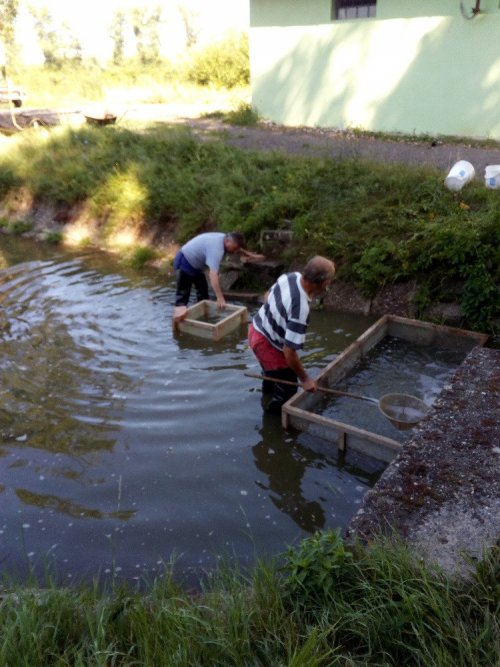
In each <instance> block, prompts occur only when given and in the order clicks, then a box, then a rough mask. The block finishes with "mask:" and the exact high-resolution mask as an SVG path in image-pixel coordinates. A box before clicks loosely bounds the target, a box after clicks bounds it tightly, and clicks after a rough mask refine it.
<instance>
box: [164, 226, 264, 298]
mask: <svg viewBox="0 0 500 667" xmlns="http://www.w3.org/2000/svg"><path fill="white" fill-rule="evenodd" d="M226 252H227V253H231V254H232V253H241V254H242V255H243V256H244V257H245V258H247V259H248V260H250V261H252V260H253V261H256V260H258V259H262V257H263V256H262V255H257V254H255V253H253V252H250V251H248V250H245V237H244V236H243V234H240V233H239V232H230V233H229V234H224V233H222V232H207V233H205V234H199V235H198V236H195V237H194V238H193V239H191V241H188V242H187V243H185V244H184V245H183V246H182V248H181V249H180V250H179V252H178V253H177V255H176V256H175V259H174V269H175V271H176V280H177V292H176V296H175V305H176V306H187V304H188V302H189V297H190V295H191V288H192V286H193V285H194V286H195V289H196V298H197V301H202V300H203V299H208V283H207V279H206V277H205V269H206V268H207V267H208V279H209V281H210V285H211V286H212V289H213V291H214V292H215V297H216V299H217V305H218V306H219V308H224V307H225V305H226V300H225V299H224V295H223V294H222V289H221V286H220V280H219V267H220V263H221V262H222V260H223V258H224V255H225V253H226Z"/></svg>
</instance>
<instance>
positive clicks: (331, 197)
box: [0, 124, 500, 332]
mask: <svg viewBox="0 0 500 667" xmlns="http://www.w3.org/2000/svg"><path fill="white" fill-rule="evenodd" d="M208 139H209V140H206V141H203V142H200V141H199V139H197V137H196V136H195V135H193V134H192V133H191V132H190V130H189V129H186V128H179V127H175V126H172V127H169V126H168V125H166V124H156V125H150V126H142V127H141V128H140V129H137V128H133V127H125V126H123V125H121V124H119V125H112V126H107V127H101V128H95V127H90V126H81V127H73V128H71V127H66V128H64V127H63V128H61V127H60V128H56V129H53V130H51V131H49V132H43V133H40V132H38V131H37V130H35V129H33V130H29V131H25V132H23V133H20V134H18V135H16V136H13V137H11V138H10V139H9V140H7V141H6V142H5V143H4V148H3V151H2V154H1V156H0V199H4V201H7V200H8V199H9V198H11V197H14V194H15V192H16V191H18V190H19V189H20V188H22V189H23V191H25V192H26V191H27V192H29V193H30V194H31V195H32V196H33V198H34V201H35V202H45V203H47V202H48V203H51V204H53V205H54V206H56V207H57V206H63V207H66V208H68V207H69V208H71V207H73V206H76V205H79V206H80V207H81V206H84V207H85V209H86V210H87V213H88V215H89V216H90V217H92V218H94V219H96V220H97V221H98V222H99V235H100V238H99V239H98V240H99V242H100V243H101V244H102V245H104V246H106V243H107V242H108V241H109V239H111V238H112V237H113V236H114V235H116V234H117V233H119V232H120V230H122V229H124V228H131V227H132V228H135V229H137V230H139V231H141V230H142V231H143V232H145V231H146V232H147V231H148V230H149V231H152V230H155V231H156V232H159V234H160V235H162V236H164V235H165V234H167V233H168V234H173V235H174V237H175V240H176V241H178V242H183V241H185V240H186V239H188V238H189V237H191V236H192V235H194V234H196V233H198V232H201V231H204V230H211V229H219V230H222V231H229V230H231V229H240V230H241V231H243V232H244V233H245V234H246V235H247V236H248V238H249V241H250V245H251V246H253V247H254V248H256V247H257V245H258V240H259V238H260V233H261V232H262V230H264V229H269V228H270V229H279V228H291V229H292V230H293V232H294V242H293V244H292V245H291V246H290V248H289V251H288V254H287V255H286V256H285V260H287V261H288V260H289V261H290V262H291V261H295V262H298V261H303V260H305V259H306V258H307V257H308V256H309V255H311V254H315V253H322V254H325V255H327V256H329V257H332V258H333V259H335V261H336V263H337V265H338V277H339V278H340V279H343V280H345V281H348V282H350V283H351V284H353V285H355V286H356V287H358V288H359V289H361V290H362V291H363V292H364V293H365V294H366V295H367V296H369V297H371V296H374V295H375V293H376V292H377V290H378V289H379V288H380V287H382V286H384V285H390V284H393V283H397V282H401V281H415V282H416V284H417V286H418V289H417V292H416V297H415V307H416V308H417V309H418V311H417V312H424V311H425V309H426V308H427V307H428V306H429V305H431V304H432V303H434V302H437V301H445V302H446V301H448V302H450V301H451V302H453V301H455V302H457V301H458V302H459V303H460V304H461V305H462V308H463V311H464V313H465V317H466V322H465V323H464V324H465V326H468V327H469V328H472V329H479V330H484V331H490V332H491V331H494V329H495V326H496V324H495V323H496V322H498V318H499V314H500V296H499V291H498V288H497V286H498V284H499V282H500V275H499V274H500V268H499V267H500V209H499V207H498V194H497V192H495V191H493V190H488V189H486V188H484V187H483V186H481V185H480V184H479V183H473V184H470V185H468V186H467V188H466V189H464V190H463V191H461V192H458V193H455V192H450V191H448V190H447V189H446V188H445V187H444V186H443V174H442V173H440V172H439V171H437V170H433V169H430V168H421V167H419V168H416V167H410V166H403V165H381V164H373V163H368V162H362V161H355V160H345V161H338V160H336V161H334V160H331V159H326V158H325V159H321V158H305V157H288V156H285V155H283V154H278V153H274V154H272V153H265V154H264V153H256V152H255V153H254V152H249V151H242V150H238V149H236V148H232V147H231V146H229V145H226V143H225V142H224V135H223V134H222V135H220V136H217V135H211V136H210V137H209V138H208Z"/></svg>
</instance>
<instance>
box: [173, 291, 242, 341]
mask: <svg viewBox="0 0 500 667" xmlns="http://www.w3.org/2000/svg"><path fill="white" fill-rule="evenodd" d="M247 322H248V311H247V309H246V308H245V306H233V305H230V304H226V306H225V308H224V309H223V310H220V309H219V308H218V306H217V302H215V301H208V300H205V301H198V303H196V304H195V305H194V306H191V307H190V308H188V309H187V312H186V316H185V317H184V318H183V319H182V320H179V321H177V322H175V324H174V327H175V329H176V330H177V331H178V332H180V333H187V334H192V335H193V336H201V337H202V338H210V339H211V340H214V341H217V340H220V339H221V338H223V337H224V336H226V335H227V334H229V333H231V332H232V331H234V330H235V329H238V328H239V327H240V326H242V325H244V324H246V323H247Z"/></svg>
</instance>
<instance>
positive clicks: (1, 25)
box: [0, 0, 19, 77]
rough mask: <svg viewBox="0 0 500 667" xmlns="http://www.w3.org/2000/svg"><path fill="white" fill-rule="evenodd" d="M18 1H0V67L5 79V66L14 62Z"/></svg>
mask: <svg viewBox="0 0 500 667" xmlns="http://www.w3.org/2000/svg"><path fill="white" fill-rule="evenodd" d="M18 8H19V0H0V40H1V41H2V47H3V51H4V53H3V59H2V61H1V62H0V66H1V67H2V69H3V75H4V77H5V65H6V64H7V63H12V62H13V61H15V60H16V56H17V46H16V29H15V28H16V19H17V11H18Z"/></svg>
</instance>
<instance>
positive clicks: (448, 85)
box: [250, 0, 500, 140]
mask: <svg viewBox="0 0 500 667" xmlns="http://www.w3.org/2000/svg"><path fill="white" fill-rule="evenodd" d="M475 4H476V2H475V0H464V2H463V5H464V8H465V9H466V14H467V15H468V16H471V17H472V11H471V10H472V7H473V6H475ZM468 9H470V12H469V11H468ZM250 64H251V85H252V104H253V106H254V108H256V109H257V111H258V112H259V113H260V114H261V115H262V116H263V117H265V118H267V119H269V120H272V121H274V122H276V123H280V124H284V125H292V126H297V125H305V126H309V127H335V128H341V129H345V128H348V127H351V128H353V127H356V128H360V129H364V130H371V131H377V132H402V133H405V134H412V133H415V134H431V135H437V134H439V135H455V136H467V137H477V138H492V139H497V140H500V0H482V1H481V13H480V14H478V15H477V16H475V17H473V18H465V17H464V16H463V14H462V11H461V8H460V1H459V0H418V1H416V0H378V2H377V16H376V18H370V19H355V20H349V21H337V20H334V19H332V3H331V2H330V0H288V1H287V0H250Z"/></svg>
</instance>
